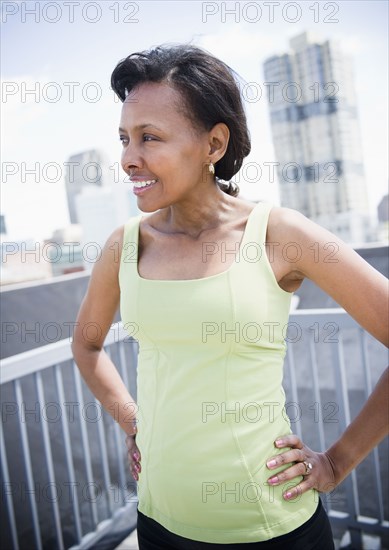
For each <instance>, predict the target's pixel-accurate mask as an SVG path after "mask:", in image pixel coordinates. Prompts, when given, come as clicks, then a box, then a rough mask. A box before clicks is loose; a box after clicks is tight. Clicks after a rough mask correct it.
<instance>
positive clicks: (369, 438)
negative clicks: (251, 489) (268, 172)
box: [267, 209, 389, 498]
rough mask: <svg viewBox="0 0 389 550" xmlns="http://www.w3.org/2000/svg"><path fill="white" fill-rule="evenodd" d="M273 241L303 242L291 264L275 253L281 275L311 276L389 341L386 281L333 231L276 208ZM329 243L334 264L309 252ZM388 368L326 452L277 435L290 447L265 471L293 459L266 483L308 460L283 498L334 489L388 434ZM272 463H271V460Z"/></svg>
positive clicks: (291, 472) (281, 444)
mask: <svg viewBox="0 0 389 550" xmlns="http://www.w3.org/2000/svg"><path fill="white" fill-rule="evenodd" d="M271 232H272V236H271V237H270V238H272V240H275V241H278V242H280V243H281V244H282V245H283V246H285V244H287V243H288V242H289V243H290V242H294V243H298V244H299V245H300V246H301V252H302V253H301V258H299V260H298V261H296V262H295V263H294V264H291V263H290V262H289V265H287V262H285V261H283V259H280V257H278V264H277V265H278V270H279V271H281V278H283V277H284V278H288V277H291V279H290V280H295V281H301V280H302V279H304V278H305V277H308V278H310V279H311V280H312V281H314V282H315V283H316V284H317V285H318V286H320V287H321V288H322V289H323V290H325V291H326V292H327V293H328V294H329V295H330V296H332V297H333V298H334V299H335V300H336V301H337V302H338V303H339V304H340V305H341V306H342V307H343V308H344V309H345V310H346V311H347V312H348V313H349V314H350V315H351V316H352V317H354V319H355V320H356V321H358V322H359V324H360V325H361V326H362V327H363V328H365V329H366V330H367V331H368V332H370V333H371V334H372V335H373V336H375V338H377V340H379V341H380V342H382V343H383V344H384V345H386V346H388V345H389V319H388V317H389V308H388V298H389V296H388V290H389V286H388V281H387V279H386V278H385V277H384V276H383V275H381V274H380V273H379V272H378V271H376V270H375V269H374V268H373V267H371V266H370V265H369V264H367V262H365V261H364V260H363V259H362V258H361V257H360V256H359V255H358V254H357V253H356V252H355V251H354V250H352V249H351V248H350V247H349V246H348V245H346V244H345V243H344V242H343V241H341V240H340V239H338V238H337V237H336V236H335V235H333V234H332V233H330V232H328V231H326V230H325V229H323V228H321V227H319V226H317V225H316V224H314V223H313V222H311V221H310V220H307V219H306V218H305V217H304V216H302V215H301V214H299V213H297V212H294V211H290V210H287V209H276V212H275V215H274V217H273V230H272V231H271ZM329 243H333V244H331V248H332V251H335V250H336V255H335V256H333V257H332V258H331V259H333V260H337V261H332V262H325V261H323V258H322V260H321V261H320V257H319V261H317V260H318V258H315V257H314V254H312V250H313V246H314V247H315V248H316V250H319V251H320V250H328V248H329V246H328V245H329ZM388 384H389V372H388V369H387V370H386V371H385V372H384V373H383V375H382V376H381V378H380V380H379V381H378V383H377V385H376V387H375V389H374V391H373V392H372V394H371V395H370V397H369V399H368V401H367V402H366V404H365V405H364V407H363V408H362V410H361V412H360V413H359V415H358V416H357V417H356V418H355V419H354V420H353V422H352V423H351V424H350V425H349V426H348V428H347V429H346V430H345V432H344V433H343V434H342V436H341V437H340V438H339V439H338V440H337V441H336V442H335V443H334V444H333V445H332V446H331V447H330V448H329V449H328V450H327V451H326V452H324V453H316V452H314V451H312V450H311V449H309V447H307V446H306V445H304V443H303V442H302V441H301V440H300V439H299V438H298V437H297V436H295V435H285V436H280V438H279V440H277V442H276V443H275V445H276V446H277V447H278V448H283V447H292V450H290V451H286V452H284V453H282V454H280V455H278V456H275V457H272V458H270V459H269V460H268V462H267V465H268V468H269V469H272V468H278V467H280V465H282V464H288V463H290V462H296V463H295V464H293V465H292V466H289V467H288V468H287V469H286V470H284V471H283V472H281V473H278V474H277V475H276V476H272V477H271V478H270V479H269V483H270V484H273V485H277V484H279V483H284V482H285V481H287V480H290V479H293V478H294V477H296V476H301V475H304V474H305V473H306V469H305V468H306V467H305V465H304V464H303V463H302V462H303V461H308V462H311V464H312V465H313V469H312V473H311V474H309V475H306V476H305V478H304V480H303V481H302V482H301V483H299V484H298V485H296V487H294V488H293V489H291V490H289V491H288V493H289V494H288V495H287V496H286V495H285V498H294V497H295V496H296V495H297V494H299V493H302V492H305V491H307V490H308V489H312V488H315V489H317V490H319V491H323V492H326V491H329V490H332V489H333V488H334V487H335V486H336V485H338V484H339V483H340V482H341V481H342V480H343V479H344V478H345V477H346V476H347V475H348V474H349V473H350V472H351V471H352V470H353V469H354V468H355V467H356V466H357V465H358V464H359V463H360V462H361V461H362V460H363V459H364V458H365V457H366V456H367V455H368V454H369V452H370V451H371V450H372V449H373V448H374V447H375V446H376V445H377V444H378V443H379V442H380V441H381V440H382V439H383V438H384V437H385V436H386V435H387V434H388V432H389V422H388V410H389V391H388V390H389V387H388ZM270 463H271V464H270Z"/></svg>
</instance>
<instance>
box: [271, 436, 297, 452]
mask: <svg viewBox="0 0 389 550" xmlns="http://www.w3.org/2000/svg"><path fill="white" fill-rule="evenodd" d="M274 444H275V446H276V447H279V448H282V447H296V448H297V449H302V448H303V447H304V443H303V442H302V441H301V439H300V438H299V437H298V436H297V435H294V434H288V435H283V436H281V437H278V438H277V439H276V440H275V442H274Z"/></svg>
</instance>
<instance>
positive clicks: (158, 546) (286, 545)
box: [137, 499, 335, 550]
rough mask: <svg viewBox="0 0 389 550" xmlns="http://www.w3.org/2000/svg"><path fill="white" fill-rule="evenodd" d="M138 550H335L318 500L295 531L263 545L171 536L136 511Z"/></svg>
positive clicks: (154, 522)
mask: <svg viewBox="0 0 389 550" xmlns="http://www.w3.org/2000/svg"><path fill="white" fill-rule="evenodd" d="M137 530H138V542H139V550H163V549H166V550H202V549H204V550H206V549H211V548H214V549H215V550H216V549H217V550H223V549H226V550H257V549H258V550H334V549H335V546H334V542H333V537H332V531H331V525H330V522H329V520H328V516H327V513H326V511H325V509H324V507H323V505H322V503H321V500H320V499H319V505H318V507H317V510H316V512H315V513H314V514H313V516H312V517H311V518H309V520H308V521H307V522H305V523H303V525H300V527H298V528H297V529H295V530H294V531H291V532H290V533H287V534H286V535H281V536H280V537H275V538H273V539H271V540H268V541H263V542H242V543H232V544H224V543H223V544H215V543H209V542H199V541H195V540H191V539H187V538H184V537H181V536H179V535H175V534H174V533H171V532H170V531H168V530H167V529H165V528H164V527H162V525H160V524H159V523H157V522H156V521H154V520H153V519H151V518H149V517H147V516H145V515H144V514H142V512H140V511H139V510H138V526H137Z"/></svg>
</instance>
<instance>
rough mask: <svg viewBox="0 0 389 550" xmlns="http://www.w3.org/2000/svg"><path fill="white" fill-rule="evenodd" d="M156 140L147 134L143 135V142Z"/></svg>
mask: <svg viewBox="0 0 389 550" xmlns="http://www.w3.org/2000/svg"><path fill="white" fill-rule="evenodd" d="M155 140H156V138H155V137H154V136H150V135H149V134H144V135H143V141H155Z"/></svg>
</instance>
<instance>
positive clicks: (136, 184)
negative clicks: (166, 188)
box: [132, 180, 158, 189]
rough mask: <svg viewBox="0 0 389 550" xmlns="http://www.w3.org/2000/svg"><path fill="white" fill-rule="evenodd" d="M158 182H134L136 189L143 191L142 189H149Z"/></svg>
mask: <svg viewBox="0 0 389 550" xmlns="http://www.w3.org/2000/svg"><path fill="white" fill-rule="evenodd" d="M157 181H158V180H144V181H133V182H132V183H133V185H134V187H135V188H136V189H142V187H149V186H150V185H153V183H156V182H157Z"/></svg>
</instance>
